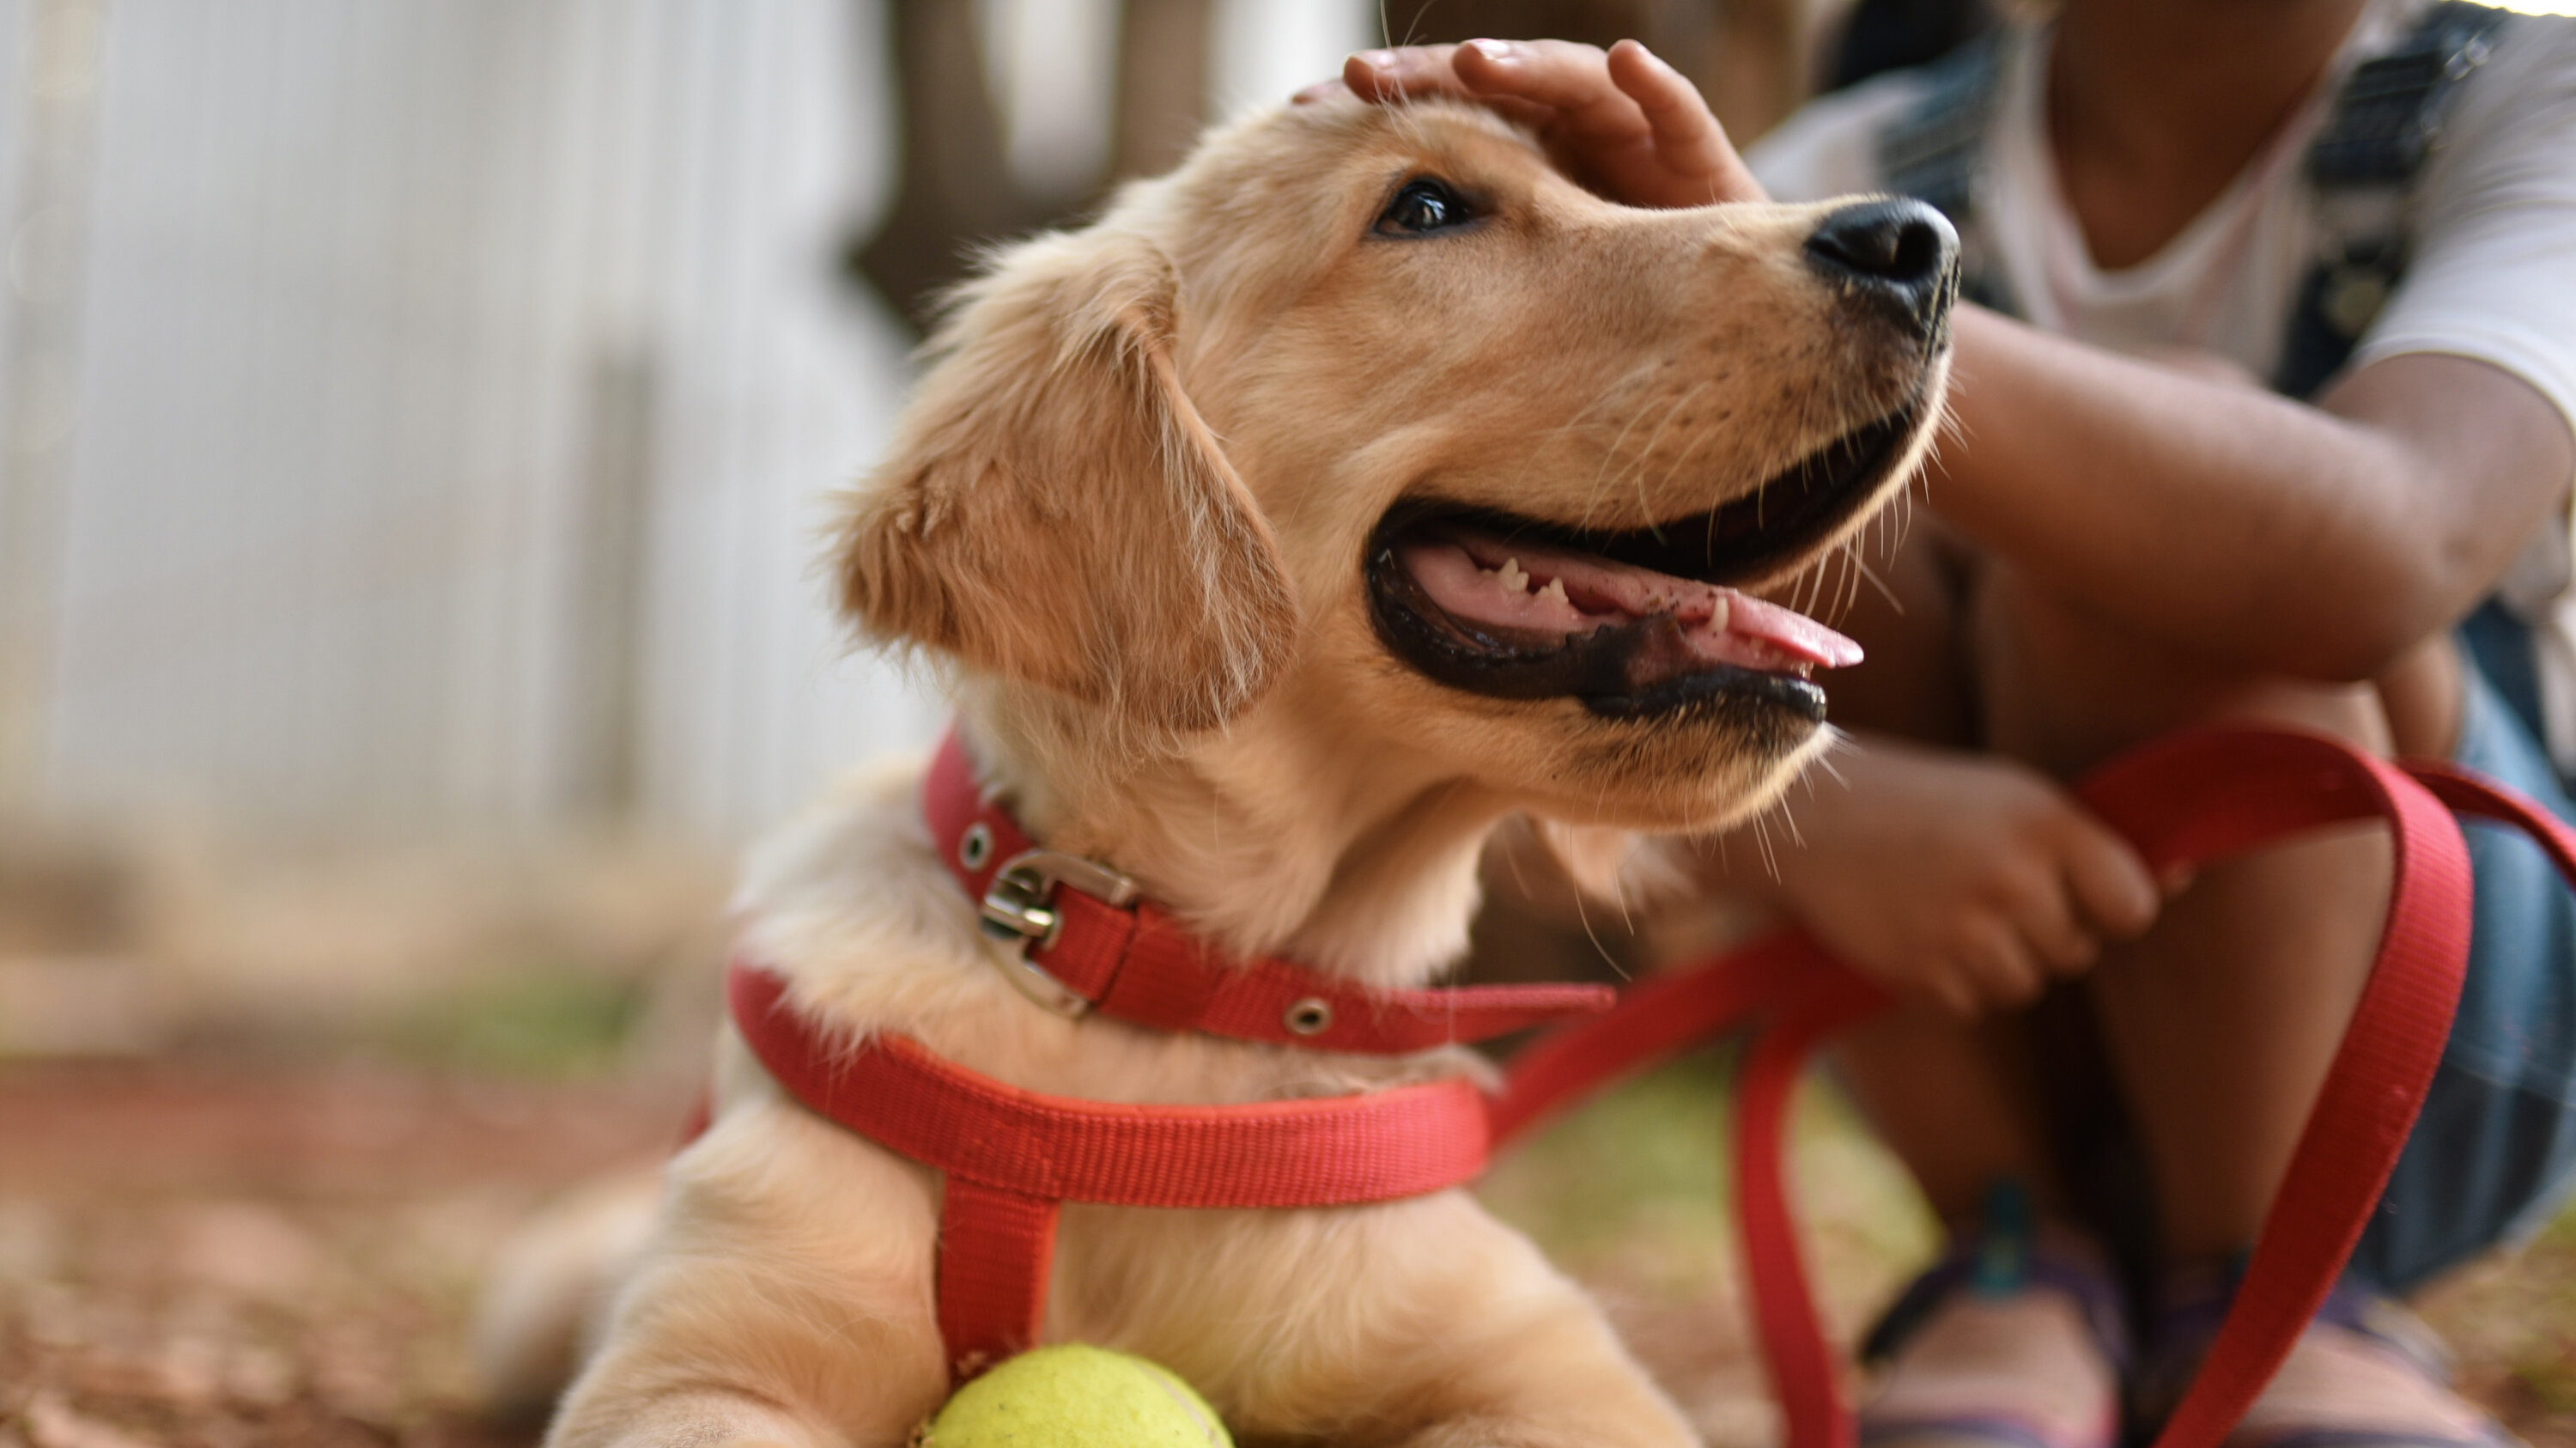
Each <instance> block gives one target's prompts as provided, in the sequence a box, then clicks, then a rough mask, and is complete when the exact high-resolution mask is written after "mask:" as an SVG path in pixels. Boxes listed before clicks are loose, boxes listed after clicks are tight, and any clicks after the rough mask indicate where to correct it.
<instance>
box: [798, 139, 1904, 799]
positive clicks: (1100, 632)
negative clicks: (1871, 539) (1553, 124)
mask: <svg viewBox="0 0 2576 1448" xmlns="http://www.w3.org/2000/svg"><path fill="white" fill-rule="evenodd" d="M1954 250H1955V243H1954V241H1953V239H1952V237H1951V235H1950V232H1949V229H1948V227H1947V226H1946V224H1944V223H1942V222H1941V221H1940V220H1939V218H1938V216H1937V215H1936V214H1934V213H1932V212H1930V211H1929V210H1928V209H1926V208H1921V207H1918V206H1913V205H1912V204H1910V203H1890V202H1875V203H1860V204H1850V205H1840V206H1837V205H1822V206H1770V205H1720V206H1710V207H1704V208H1700V209H1696V210H1687V211H1640V210H1633V209H1629V208H1625V207H1620V206H1616V205H1613V204H1611V203H1608V202H1605V201H1603V200H1601V199H1599V198H1597V197H1595V196H1592V195H1590V194H1589V193H1587V192H1585V191H1583V190H1581V189H1580V188H1579V187H1577V186H1575V185H1574V184H1573V183H1572V182H1570V181H1568V180H1567V179H1565V178H1564V177H1563V176H1562V175H1560V174H1558V173H1557V172H1555V171H1553V170H1551V169H1550V168H1549V167H1548V165H1547V164H1546V162H1545V160H1544V159H1543V158H1542V156H1541V155H1540V153H1539V152H1538V150H1537V149H1536V147H1534V146H1533V145H1532V144H1531V143H1530V142H1529V140H1528V139H1527V138H1526V137H1525V136H1523V135H1522V134H1520V133H1518V132H1517V131H1515V130H1514V129H1512V128H1511V127H1510V126H1509V125H1507V124H1505V123H1504V122H1502V121H1500V120H1498V119H1496V118H1494V117H1493V116H1490V115H1488V114H1486V113H1484V112H1482V111H1479V110H1476V109H1474V108H1471V107H1464V106H1458V105H1453V104H1448V103H1430V104H1422V105H1417V106H1410V107H1377V106H1363V105H1360V104H1357V103H1350V104H1325V105H1314V106H1305V107H1299V108H1297V109H1295V110H1293V111H1288V112H1281V113H1273V114H1270V115H1267V116H1264V117H1260V118H1257V119H1255V120H1252V121H1250V122H1247V123H1245V124H1243V125H1240V126H1237V127H1235V128H1233V129H1231V130H1228V131H1225V132H1222V133H1220V134H1218V135H1216V136H1215V137H1213V138H1211V140H1210V141H1209V142H1208V143H1207V144H1205V145H1204V146H1202V147H1201V148H1200V150H1199V152H1198V154H1197V155H1196V156H1195V157H1194V158H1193V159H1192V160H1191V161H1190V162H1189V163H1188V164H1187V165H1186V166H1184V168H1183V169H1182V170H1181V171H1179V172H1177V173H1175V174H1174V175H1172V176H1170V177H1166V178H1164V179H1162V180H1159V181H1154V182H1149V183H1143V184H1140V185H1137V186H1134V187H1131V188H1129V189H1128V190H1127V191H1126V192H1124V193H1123V194H1122V195H1121V196H1120V197H1119V198H1118V200H1117V202H1116V203H1115V204H1114V205H1113V206H1112V207H1111V209H1110V210H1109V212H1108V213H1107V215H1106V216H1105V217H1104V218H1103V219H1102V220H1100V221H1099V222H1098V223H1096V224H1095V225H1093V226H1091V227H1089V228H1087V229H1085V230H1083V231H1080V232H1075V233H1070V234H1059V235H1049V236H1044V237H1040V238H1038V239H1036V240H1034V241H1030V242H1027V243H1024V244H1022V245H1020V246H1018V247H1015V248H1013V249H1011V250H1009V251H1007V252H1004V253H1002V254H1001V256H1000V257H999V258H998V259H997V261H996V263H995V265H994V267H993V269H992V270H991V272H990V273H989V274H988V275H987V276H986V277H985V278H984V279H983V280H981V281H979V282H977V283H975V284H974V285H972V286H971V287H969V288H968V289H967V290H966V291H965V292H964V293H963V295H962V296H961V297H960V299H959V302H958V305H957V307H956V309H955V310H954V312H953V313H952V315H951V318H950V320H949V322H948V324H947V326H946V327H945V328H944V329H943V330H942V331H941V333H940V335H939V337H938V338H937V340H936V341H935V342H934V344H933V347H932V357H933V359H934V360H933V363H932V365H931V367H930V370H929V373H928V375H927V377H926V379H925V381H924V383H923V386H922V391H921V394H920V396H919V398H918V399H917V400H916V402H915V403H914V405H913V408H912V410H911V411H910V413H909V414H908V415H907V417H906V419H905V423H904V426H903V429H902V432H901V435H900V436H899V438H898V440H897V442H896V445H895V448H894V450H893V453H892V455H891V457H890V458H889V459H888V461H887V462H886V463H885V464H884V465H883V466H882V467H881V468H880V469H879V470H878V472H877V473H876V475H875V476H874V477H873V479H872V480H871V481H870V483H869V484H868V485H867V486H866V487H865V488H863V489H862V490H861V491H860V493H859V494H858V496H857V498H856V501H855V505H854V507H853V510H852V512H851V514H850V515H849V518H848V521H847V523H846V525H845V527H844V529H843V533H842V537H841V552H840V561H841V568H842V580H843V599H844V602H845V605H846V607H847V608H848V610H849V611H850V613H851V614H852V615H853V616H854V617H855V618H856V619H857V620H858V621H859V622H860V624H861V625H862V626H863V627H864V628H865V629H866V630H867V631H868V632H869V633H870V634H871V635H873V636H875V637H877V638H879V639H883V640H894V641H904V642H908V643H911V644H915V645H919V646H924V647H927V648H929V649H932V650H935V651H938V652H940V653H943V654H945V655H948V656H950V657H951V658H952V659H953V660H954V661H955V662H956V664H957V665H958V666H960V667H962V669H963V670H964V671H965V672H966V673H967V674H968V675H969V676H970V677H973V678H978V679H983V680H987V681H994V682H998V683H1000V684H1003V685H1005V686H1008V687H1021V688H1026V687H1031V686H1033V687H1034V688H1035V689H1037V690H1039V691H1043V692H1044V693H1045V694H1046V695H1048V696H1050V697H1051V698H1053V699H1055V700H1057V701H1060V702H1061V703H1062V705H1063V706H1064V707H1066V708H1069V709H1074V710H1078V711H1084V712H1086V713H1087V714H1089V715H1091V716H1092V717H1093V718H1094V719H1095V720H1096V723H1097V725H1098V727H1100V728H1102V729H1104V730H1114V731H1123V732H1124V733H1125V734H1126V735H1127V736H1128V737H1132V738H1134V739H1137V740H1139V741H1160V742H1162V743H1165V744H1170V743H1174V742H1185V741H1186V739H1187V738H1188V737H1189V736H1192V735H1196V734H1201V733H1204V732H1206V731H1213V730H1219V729H1222V728H1225V727H1227V726H1229V725H1237V726H1239V725H1240V724H1242V723H1243V722H1246V721H1247V720H1248V718H1249V717H1250V716H1251V715H1253V714H1254V713H1255V712H1257V711H1259V710H1262V709H1265V708H1274V707H1287V706H1286V705H1284V704H1282V703H1281V701H1282V699H1283V698H1286V697H1293V698H1294V699H1296V700H1297V701H1298V703H1297V705H1296V707H1299V708H1302V709H1305V710H1307V711H1309V712H1313V711H1316V710H1318V709H1320V710H1322V711H1324V712H1325V713H1327V714H1329V715H1330V716H1331V717H1334V718H1337V719H1338V720H1339V721H1340V724H1339V731H1338V732H1339V734H1340V736H1341V741H1342V743H1343V744H1344V745H1345V746H1346V747H1349V748H1355V749H1368V750H1404V751H1415V752H1418V753H1421V754H1423V755H1426V756H1429V757H1432V758H1435V759H1436V760H1438V761H1439V762H1440V764H1441V766H1442V767H1443V768H1444V769H1446V770H1448V771H1450V772H1452V773H1454V774H1455V775H1456V776H1458V777H1460V778H1461V779H1464V780H1471V781H1474V782H1476V783H1479V784H1482V785H1484V786H1486V787H1487V788H1489V789H1491V790H1493V791H1496V792H1498V793H1500V794H1502V795H1505V796H1507V797H1509V798H1510V799H1511V800H1513V801H1514V802H1515V803H1517V804H1519V805H1521V806H1524V807H1527V808H1531V809H1534V810H1537V811H1539V812H1541V813H1543V814H1550V815H1556V816H1560V817H1576V818H1580V819H1581V820H1583V821H1584V822H1587V823H1593V822H1597V823H1604V824H1618V825H1627V826H1636V827H1650V828H1676V827H1684V826H1710V825H1715V824H1720V823H1724V822H1726V821H1728V820H1731V819H1734V818H1737V817H1740V816H1741V815H1742V814H1744V813H1746V812H1748V811H1750V810H1751V809H1753V808H1756V807H1758V806H1759V805H1761V804H1762V803H1764V802H1766V801H1767V800H1768V799H1769V798H1770V797H1771V796H1772V795H1773V794H1774V793H1776V791H1777V788H1778V787H1779V785H1780V784H1781V782H1783V781H1784V780H1785V779H1786V778H1787V777H1788V776H1789V774H1790V773H1791V771H1792V770H1793V768H1794V766H1795V765H1796V764H1797V763H1798V762H1800V761H1801V760H1802V759H1803V758H1804V757H1805V756H1806V755H1807V754H1808V753H1809V752H1811V751H1812V750H1813V749H1814V748H1816V747H1818V745H1819V744H1820V743H1821V740H1822V738H1823V731H1822V729H1821V721H1822V719H1823V716H1824V695H1823V692H1822V690H1821V689H1820V687H1819V686H1818V684H1817V683H1816V681H1815V680H1814V679H1813V677H1812V674H1813V671H1814V670H1815V668H1817V667H1818V666H1828V667H1829V666H1831V665H1834V664H1837V663H1842V662H1848V661H1849V659H1850V658H1851V657H1856V652H1855V651H1852V650H1851V648H1850V646H1849V644H1848V642H1847V641H1845V640H1842V639H1841V638H1840V637H1839V636H1838V635H1835V634H1833V633H1832V632H1831V631H1830V630H1828V629H1825V628H1822V627H1820V626H1818V625H1816V624H1814V623H1811V622H1809V621H1808V620H1806V619H1805V618H1803V617H1801V616H1799V615H1797V614H1795V613H1792V612H1789V611H1788V610H1786V609H1783V608H1781V607H1779V606H1777V605H1776V604H1772V603H1768V602H1764V601H1762V600H1760V599H1758V598H1755V597H1752V596H1750V595H1749V594H1747V593H1745V592H1741V591H1739V590H1745V589H1754V588H1761V587H1764V586H1766V585H1776V584H1778V583H1780V582H1782V581H1783V580H1786V579H1789V578H1791V577H1793V576H1795V575H1797V574H1799V573H1800V572H1801V570H1804V569H1808V568H1810V567H1812V566H1813V565H1815V564H1816V563H1817V562H1818V560H1819V559H1820V558H1822V557H1823V556H1824V555H1825V554H1826V553H1827V552H1828V551H1829V550H1831V549H1832V548H1834V547H1836V546H1837V545H1838V544H1840V543H1841V542H1842V541H1843V540H1844V539H1845V538H1847V537H1848V536H1850V534H1851V533H1852V531H1853V530H1854V529H1855V528H1857V527H1858V525H1859V523H1860V521H1861V520H1862V519H1863V518H1865V517H1866V516H1868V515H1869V513H1870V512H1871V511H1872V510H1873V509H1874V508H1875V506H1876V505H1877V504H1879V503H1880V502H1881V501H1883V500H1884V499H1885V498H1886V497H1887V496H1888V495H1889V494H1890V493H1891V492H1892V491H1893V490H1895V489H1896V488H1897V487H1898V486H1900V484H1901V482H1902V480H1903V479H1905V478H1906V477H1907V476H1909V475H1910V473H1911V471H1912V468H1913V466H1914V464H1915V462H1916V460H1917V459H1918V458H1919V456H1920V455H1921V451H1922V449H1923V447H1924V445H1925V442H1926V439H1927V437H1928V435H1929V433H1930V431H1931V428H1932V427H1933V425H1934V423H1935V421H1936V420H1937V418H1938V416H1939V414H1940V405H1941V393H1942V387H1943V383H1944V378H1945V375H1946V369H1947V356H1948V353H1947V316H1948V308H1949V305H1950V302H1951V298H1952V296H1953V294H1954V291H1955V268H1954V266H1953V263H1952V257H1953V253H1954Z"/></svg>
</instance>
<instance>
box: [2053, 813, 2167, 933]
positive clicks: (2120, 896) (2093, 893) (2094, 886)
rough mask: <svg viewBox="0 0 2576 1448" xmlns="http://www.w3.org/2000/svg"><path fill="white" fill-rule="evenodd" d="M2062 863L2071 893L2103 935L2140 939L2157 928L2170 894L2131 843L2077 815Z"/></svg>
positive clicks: (2067, 836)
mask: <svg viewBox="0 0 2576 1448" xmlns="http://www.w3.org/2000/svg"><path fill="white" fill-rule="evenodd" d="M2063 858H2064V860H2065V862H2066V864H2065V869H2066V883H2067V888H2068V889H2069V890H2071V891H2072V892H2073V893H2074V896H2075V902H2076V905H2077V907H2078V908H2080V909H2081V910H2082V911H2083V912H2084V915H2085V917H2086V918H2087V919H2089V920H2091V921H2092V922H2093V925H2094V927H2095V928H2096V929H2097V930H2099V931H2100V932H2101V933H2102V934H2103V935H2104V936H2106V937H2108V938H2109V939H2112V940H2135V939H2137V938H2138V937H2139V936H2141V935H2144V934H2146V933H2147V927H2149V926H2151V925H2153V924H2155V923H2156V912H2157V911H2158V910H2159V909H2161V908H2162V907H2163V905H2164V900H2165V893H2166V892H2165V890H2164V889H2163V886H2162V884H2161V882H2159V881H2158V880H2157V879H2156V877H2155V876H2154V875H2153V874H2151V873H2150V872H2149V871H2148V869H2147V862H2146V861H2144V860H2142V859H2140V858H2138V852H2137V851H2136V850H2133V849H2131V848H2129V842H2128V841H2126V840H2124V839H2122V838H2120V837H2119V836H2118V835H2115V834H2113V833H2111V831H2110V830H2109V829H2108V828H2106V827H2104V826H2103V825H2100V824H2097V823H2095V822H2094V821H2093V820H2092V819H2090V818H2088V817H2081V816H2078V817H2075V818H2073V819H2072V821H2071V823H2070V827H2069V829H2068V832H2067V834H2066V837H2065V841H2064V852H2063Z"/></svg>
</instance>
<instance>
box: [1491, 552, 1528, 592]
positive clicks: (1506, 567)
mask: <svg viewBox="0 0 2576 1448" xmlns="http://www.w3.org/2000/svg"><path fill="white" fill-rule="evenodd" d="M1495 576H1496V577H1498V578H1500V579H1502V581H1503V587H1504V588H1505V589H1507V590H1509V591H1511V592H1513V593H1527V592H1529V586H1530V576H1529V575H1528V574H1526V573H1523V572H1521V561H1520V560H1519V559H1517V558H1506V559H1504V560H1503V568H1502V572H1500V573H1498V574H1496V575H1495Z"/></svg>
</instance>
